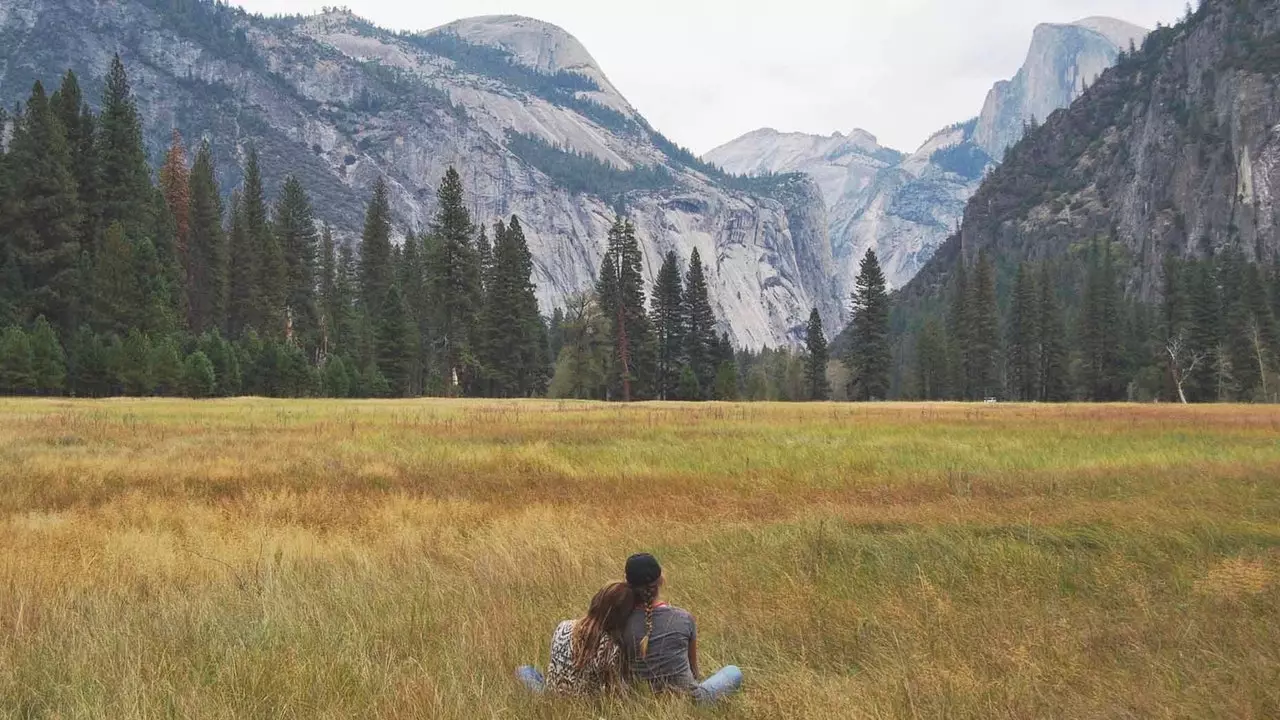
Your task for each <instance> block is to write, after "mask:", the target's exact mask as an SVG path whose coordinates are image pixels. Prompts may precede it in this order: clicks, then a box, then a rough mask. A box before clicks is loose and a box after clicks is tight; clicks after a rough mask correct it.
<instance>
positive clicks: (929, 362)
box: [916, 317, 949, 400]
mask: <svg viewBox="0 0 1280 720" xmlns="http://www.w3.org/2000/svg"><path fill="white" fill-rule="evenodd" d="M947 355H948V352H947V339H946V336H945V335H944V333H943V330H942V326H941V325H940V324H939V323H938V321H937V319H936V318H933V317H930V318H928V319H926V320H925V322H924V327H922V328H921V329H920V333H919V335H918V336H917V338H916V390H917V392H918V393H919V396H920V398H921V399H922V400H942V399H944V398H946V397H948V393H949V390H948V388H947V384H948V377H949V373H948V369H947Z"/></svg>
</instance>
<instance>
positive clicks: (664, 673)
mask: <svg viewBox="0 0 1280 720" xmlns="http://www.w3.org/2000/svg"><path fill="white" fill-rule="evenodd" d="M644 628H645V622H644V609H643V608H641V609H639V610H636V611H634V612H632V613H631V617H630V618H628V619H627V627H626V632H625V633H624V634H623V646H624V649H625V650H626V653H627V660H628V667H630V669H631V676H632V677H633V678H634V679H636V680H641V681H644V682H647V683H649V686H650V687H651V688H653V689H654V691H657V692H661V691H664V690H682V691H691V690H693V689H694V688H696V687H697V686H698V681H697V680H696V679H695V678H694V677H693V670H692V668H690V667H689V646H690V645H691V644H693V641H694V640H695V639H697V637H698V628H697V626H696V625H695V624H694V622H693V616H692V615H690V614H689V613H688V612H687V611H685V610H681V609H680V608H675V607H671V606H670V605H660V606H658V607H656V608H654V609H653V632H652V633H651V634H650V635H649V652H648V654H647V655H646V656H645V657H643V658H642V657H640V640H641V639H642V638H644Z"/></svg>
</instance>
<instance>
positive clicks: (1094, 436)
mask: <svg viewBox="0 0 1280 720" xmlns="http://www.w3.org/2000/svg"><path fill="white" fill-rule="evenodd" d="M642 549H643V550H651V551H653V552H655V553H657V554H658V555H659V556H660V557H661V558H662V560H663V562H664V565H665V566H666V569H667V572H668V575H669V585H668V594H669V595H670V599H671V600H672V601H673V602H675V603H677V604H680V605H682V606H684V607H686V608H688V609H690V610H691V611H692V612H693V613H694V614H695V615H696V616H697V617H698V620H699V631H700V645H701V649H702V654H703V656H704V657H703V660H702V665H703V666H704V668H705V669H712V668H713V666H717V665H720V664H724V663H730V662H732V663H735V664H738V665H740V666H742V667H743V668H744V669H745V671H746V673H747V686H746V688H745V692H744V693H743V694H742V695H740V696H739V697H736V698H734V699H733V700H731V701H729V702H728V703H726V704H724V705H723V706H721V707H719V708H717V709H714V710H710V711H705V710H697V709H695V708H693V707H691V706H690V705H687V704H685V703H682V702H678V701H674V702H673V701H670V700H665V701H664V700H658V699H652V698H643V697H641V698H629V699H625V700H606V701H602V702H598V703H597V702H563V701H555V700H535V699H532V698H530V697H528V696H527V695H525V694H524V693H523V692H522V691H521V690H520V688H519V687H518V686H517V685H516V683H515V681H514V680H513V679H512V670H513V668H514V667H515V666H516V665H518V664H521V663H523V662H537V663H543V662H545V660H546V656H547V645H548V642H549V638H550V633H551V630H552V629H553V627H554V626H555V624H556V622H557V621H559V620H561V619H564V618H568V617H573V616H576V615H578V614H580V613H581V612H583V611H584V610H585V606H586V602H587V600H588V599H589V598H590V596H591V594H592V593H593V592H594V591H595V590H596V589H598V588H599V587H600V586H601V585H603V584H604V583H605V582H607V581H610V580H613V579H616V578H617V577H618V576H619V575H620V574H621V565H622V561H623V559H624V558H625V557H626V555H627V554H629V553H630V552H633V551H636V550H642ZM708 714H709V715H711V716H713V717H742V718H779V717H794V718H822V719H826V718H897V717H903V718H938V717H950V718H995V717H1004V718H1036V717H1043V718H1066V717H1070V718H1117V717H1133V718H1212V717H1220V718H1275V717H1280V410H1276V409H1272V408H1252V407H1249V408H1245V407H1206V408H1183V407H1155V406H1142V407H1138V406H1116V407H1082V406H1076V407H1038V406H982V407H972V406H959V405H955V406H952V405H876V406H836V405H811V406H799V405H786V406H784V405H707V406H680V405H636V406H631V407H618V406H605V405H598V404H586V403H556V402H510V403H501V402H461V401H426V402H409V401H405V402H352V403H337V402H324V401H315V402H305V401H303V402H285V401H266V400H235V401H218V402H202V403H196V402H183V401H107V402H66V401H41V400H8V401H0V717H14V718H113V719H116V718H119V719H122V720H127V719H133V718H170V717H173V718H388V719H396V720H399V719H408V718H598V717H609V718H662V719H667V718H691V717H702V716H706V715H708Z"/></svg>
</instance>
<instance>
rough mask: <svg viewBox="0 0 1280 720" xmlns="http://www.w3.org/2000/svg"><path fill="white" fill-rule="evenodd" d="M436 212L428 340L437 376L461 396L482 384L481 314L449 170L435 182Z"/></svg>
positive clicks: (457, 179)
mask: <svg viewBox="0 0 1280 720" xmlns="http://www.w3.org/2000/svg"><path fill="white" fill-rule="evenodd" d="M437 198H438V206H439V209H438V210H437V212H436V217H435V222H434V223H433V225H432V234H433V235H434V238H433V241H432V243H431V256H430V257H428V259H427V268H428V273H429V274H428V283H427V287H428V289H429V294H430V296H431V304H432V306H433V307H434V309H435V313H434V314H435V320H434V322H433V323H432V328H431V330H432V332H431V340H432V344H433V346H434V348H435V350H436V352H435V355H436V358H437V362H438V365H439V368H438V374H439V376H440V377H441V378H444V379H445V384H446V386H448V388H449V390H448V391H449V392H454V391H455V390H454V388H453V378H454V377H457V378H458V383H459V385H460V386H461V389H462V390H464V391H468V392H470V391H473V390H474V388H475V386H476V385H477V384H478V383H479V381H480V380H481V378H480V374H479V373H478V372H477V370H478V365H479V363H478V362H477V359H476V356H475V342H476V339H477V338H476V334H477V332H476V325H477V322H476V320H477V315H478V313H479V310H480V301H481V287H480V285H481V283H480V260H479V257H478V255H477V253H476V248H475V235H476V230H475V226H474V225H473V224H472V222H471V213H470V212H469V211H468V210H467V205H466V198H465V195H464V192H463V188H462V177H461V176H460V175H459V174H458V171H457V170H455V169H454V168H452V167H450V168H449V169H448V170H447V171H446V172H445V175H444V179H443V180H441V181H440V189H439V191H438V193H437Z"/></svg>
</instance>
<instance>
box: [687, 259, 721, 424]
mask: <svg viewBox="0 0 1280 720" xmlns="http://www.w3.org/2000/svg"><path fill="white" fill-rule="evenodd" d="M684 287H685V294H684V310H683V312H682V313H681V315H682V316H683V318H682V320H683V321H684V323H685V326H684V331H685V355H684V357H685V360H686V362H687V363H688V366H689V368H690V369H691V370H692V372H693V378H694V380H696V381H697V387H698V388H699V389H700V392H699V393H698V394H697V395H687V394H685V391H687V390H688V389H689V386H688V383H685V382H681V385H682V386H683V387H684V390H682V391H681V393H680V399H681V400H703V399H705V397H704V394H705V393H709V392H710V391H711V389H712V387H713V386H714V384H715V374H716V365H715V357H714V354H715V352H716V343H717V339H716V317H715V313H714V312H713V311H712V310H711V299H710V297H709V296H708V293H707V278H706V274H705V271H704V270H703V266H702V257H701V256H700V255H699V254H698V249H697V248H694V249H693V253H692V255H691V256H690V258H689V272H688V274H687V275H686V276H685V284H684ZM681 374H682V375H683V370H682V371H681Z"/></svg>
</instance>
